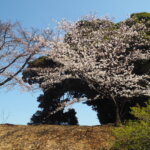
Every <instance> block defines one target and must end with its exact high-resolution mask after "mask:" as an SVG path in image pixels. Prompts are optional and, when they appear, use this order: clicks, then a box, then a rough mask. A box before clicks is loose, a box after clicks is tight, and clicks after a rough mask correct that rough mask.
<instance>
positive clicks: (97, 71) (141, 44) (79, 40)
mask: <svg viewBox="0 0 150 150" xmlns="http://www.w3.org/2000/svg"><path fill="white" fill-rule="evenodd" d="M139 15H140V14H133V15H131V18H129V19H127V20H125V21H122V22H120V23H117V24H115V23H113V22H112V21H110V20H108V19H105V18H104V19H96V18H90V19H87V18H86V19H83V20H81V21H78V22H75V23H70V22H66V21H62V22H61V23H60V28H61V29H62V30H63V31H64V33H65V36H64V38H62V36H60V38H57V39H56V40H53V41H47V42H43V44H45V47H47V51H46V52H45V56H46V57H45V58H44V59H43V61H41V63H39V61H40V60H42V59H41V58H40V59H37V60H35V61H34V62H31V63H30V64H29V67H28V68H27V69H26V71H25V72H24V80H25V81H26V82H28V83H30V84H34V83H38V84H39V85H40V87H41V88H42V89H43V91H47V90H48V89H52V88H56V87H57V85H62V84H64V83H69V84H65V89H66V90H64V92H66V91H67V89H68V91H69V92H72V91H76V92H74V93H80V94H79V95H80V96H81V97H83V96H85V97H87V100H88V101H87V103H88V102H91V101H92V100H99V101H100V100H105V101H107V100H108V101H109V100H111V102H112V103H113V105H112V104H110V106H113V109H114V110H115V113H114V114H115V122H120V121H121V120H120V119H121V118H120V113H121V111H122V108H121V107H123V105H124V104H125V103H126V102H128V101H130V100H132V98H133V97H139V96H141V95H143V96H149V94H150V93H149V85H150V83H149V80H150V78H149V58H150V51H149V50H150V44H149V43H150V38H149V36H150V34H149V24H150V22H149V20H148V17H145V15H146V14H145V13H144V16H143V18H142V19H141V17H140V18H139ZM141 15H142V14H141ZM47 62H50V63H49V64H48V63H47ZM43 63H44V64H43ZM143 63H144V64H146V66H147V68H148V69H146V70H144V69H143V65H142V64H143ZM38 64H40V65H38ZM140 65H141V69H139V66H140ZM144 68H145V67H144ZM73 80H79V81H81V83H83V84H84V85H85V86H84V87H83V90H82V92H79V91H78V90H72V89H71V88H70V85H72V84H71V82H68V81H73ZM75 85H77V87H79V85H80V84H78V83H77V84H75ZM75 85H74V86H75ZM71 87H72V86H71ZM84 88H85V89H88V90H87V91H86V90H84ZM79 89H80V88H79ZM85 91H86V92H85ZM90 91H92V92H91V94H88V93H89V92H90ZM79 95H78V94H75V95H74V98H73V102H77V101H80V100H81V98H80V96H79ZM88 95H90V96H88ZM59 96H60V95H58V97H59ZM69 103H70V102H69ZM65 105H67V103H65ZM120 105H121V107H120ZM63 107H64V105H62V108H63ZM58 110H59V109H58ZM56 112H57V110H56Z"/></svg>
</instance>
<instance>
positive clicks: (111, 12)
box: [0, 0, 150, 125]
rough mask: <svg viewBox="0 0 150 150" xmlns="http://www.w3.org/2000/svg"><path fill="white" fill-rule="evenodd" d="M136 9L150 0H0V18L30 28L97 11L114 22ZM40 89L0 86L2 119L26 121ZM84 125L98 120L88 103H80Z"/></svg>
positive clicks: (148, 9)
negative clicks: (28, 90) (23, 89)
mask: <svg viewBox="0 0 150 150" xmlns="http://www.w3.org/2000/svg"><path fill="white" fill-rule="evenodd" d="M135 12H150V0H0V20H2V21H12V22H15V21H19V22H21V23H22V25H23V26H24V27H25V28H27V29H29V28H30V27H34V28H39V29H41V28H45V27H48V26H49V27H52V28H54V27H55V23H54V21H53V20H57V21H59V20H61V19H67V20H78V19H79V18H80V17H81V16H84V15H88V14H91V13H92V14H96V15H97V16H100V17H101V16H109V17H113V18H115V20H114V21H115V22H118V21H121V20H124V19H126V18H127V17H129V15H130V14H131V13H135ZM37 96H39V92H37V93H23V92H20V91H18V90H13V91H9V92H5V91H4V90H3V89H0V123H6V122H8V123H14V124H26V123H27V122H29V120H30V118H31V116H32V114H33V113H35V111H36V110H37V108H38V103H37V102H36V98H37ZM73 107H75V108H76V111H77V116H78V117H79V123H80V124H81V125H96V124H99V122H98V120H97V117H96V113H95V112H93V111H91V109H90V108H89V107H86V105H77V104H75V105H74V106H73Z"/></svg>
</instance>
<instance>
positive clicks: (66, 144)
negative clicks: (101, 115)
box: [0, 125, 114, 150]
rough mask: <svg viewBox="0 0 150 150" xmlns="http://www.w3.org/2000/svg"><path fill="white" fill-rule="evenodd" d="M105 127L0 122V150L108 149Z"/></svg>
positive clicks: (108, 132)
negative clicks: (24, 124)
mask: <svg viewBox="0 0 150 150" xmlns="http://www.w3.org/2000/svg"><path fill="white" fill-rule="evenodd" d="M113 141H114V137H113V136H112V135H111V127H109V126H92V127H89V126H58V125H38V126H34V125H32V126H19V125H0V150H109V149H110V147H111V145H112V143H113Z"/></svg>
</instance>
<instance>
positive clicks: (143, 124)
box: [113, 100, 150, 150]
mask: <svg viewBox="0 0 150 150" xmlns="http://www.w3.org/2000/svg"><path fill="white" fill-rule="evenodd" d="M145 104H146V106H145V107H140V106H136V107H132V108H131V114H132V115H134V116H135V117H136V118H137V119H136V120H135V121H128V122H127V123H126V124H125V126H123V127H119V128H118V127H117V128H115V129H114V130H113V133H114V135H115V137H116V143H115V144H114V147H113V149H114V150H150V100H149V101H148V102H147V103H145Z"/></svg>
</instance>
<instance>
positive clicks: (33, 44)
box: [0, 22, 50, 88]
mask: <svg viewBox="0 0 150 150" xmlns="http://www.w3.org/2000/svg"><path fill="white" fill-rule="evenodd" d="M49 37H50V34H49ZM40 38H41V39H44V40H45V41H46V40H48V37H45V36H44V32H43V35H42V33H40V32H39V31H37V30H34V29H33V30H32V31H31V32H27V31H26V30H24V29H23V28H22V27H21V25H20V24H19V23H14V24H13V23H11V22H0V87H13V86H14V85H16V84H18V83H19V85H21V86H25V87H27V88H29V86H27V85H26V84H24V82H23V80H22V79H21V75H20V72H22V71H23V69H24V68H25V67H26V65H27V63H28V62H29V61H31V60H32V59H33V58H34V59H35V58H36V57H35V54H39V53H40V51H41V50H42V49H43V48H44V46H43V43H42V42H41V40H40Z"/></svg>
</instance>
